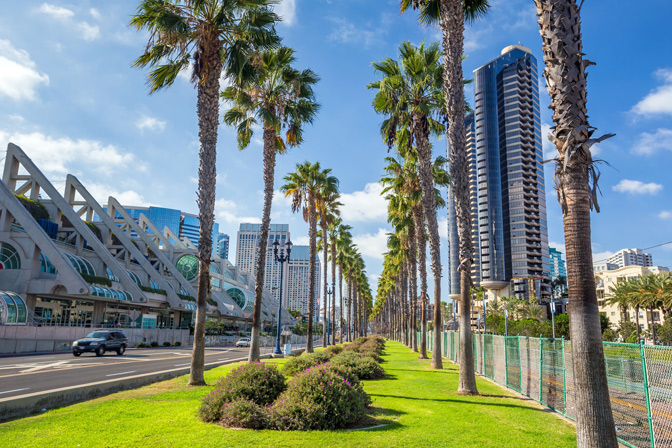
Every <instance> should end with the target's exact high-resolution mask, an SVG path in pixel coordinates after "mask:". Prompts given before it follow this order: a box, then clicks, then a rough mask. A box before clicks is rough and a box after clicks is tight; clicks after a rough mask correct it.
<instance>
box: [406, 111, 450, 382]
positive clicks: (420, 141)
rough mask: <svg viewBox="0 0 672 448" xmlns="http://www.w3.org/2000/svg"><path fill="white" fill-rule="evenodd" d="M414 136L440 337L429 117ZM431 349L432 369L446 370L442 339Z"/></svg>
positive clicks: (421, 119)
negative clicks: (444, 367) (444, 368)
mask: <svg viewBox="0 0 672 448" xmlns="http://www.w3.org/2000/svg"><path fill="white" fill-rule="evenodd" d="M413 134H414V135H415V141H416V144H417V148H418V177H419V178H420V186H421V188H422V208H423V209H424V211H425V220H426V222H427V230H428V233H429V252H430V255H431V260H432V275H433V277H434V332H435V333H436V334H437V335H438V334H440V331H441V329H442V325H441V310H440V306H441V241H440V239H439V224H438V222H437V218H436V197H435V195H434V178H433V177H432V149H431V146H430V144H429V122H428V121H427V117H426V116H423V115H419V114H416V116H415V117H414V120H413ZM433 339H434V345H433V347H432V363H431V366H432V369H443V361H442V359H441V338H440V337H438V336H437V337H435V338H433Z"/></svg>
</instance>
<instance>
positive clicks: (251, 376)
mask: <svg viewBox="0 0 672 448" xmlns="http://www.w3.org/2000/svg"><path fill="white" fill-rule="evenodd" d="M286 387H287V385H286V384H285V377H284V376H283V375H282V374H281V373H280V372H279V371H278V369H277V367H276V366H275V365H273V364H266V363H263V362H253V363H248V364H243V365H242V366H240V367H238V368H237V369H234V370H232V371H231V372H230V373H229V374H228V375H227V376H225V377H224V378H222V379H220V380H219V382H218V383H217V388H216V389H215V390H213V391H212V392H210V394H209V395H207V396H206V397H205V399H204V400H203V403H202V404H201V408H200V410H199V414H200V416H201V418H202V419H203V420H205V421H208V422H214V421H219V420H220V419H221V417H222V409H223V406H224V404H226V403H230V402H233V401H234V400H236V399H243V398H244V399H245V400H246V401H252V402H254V403H256V404H258V405H259V406H267V405H269V404H271V403H273V402H274V401H275V399H276V398H278V396H279V395H280V394H281V393H282V392H283V391H284V390H285V388H286Z"/></svg>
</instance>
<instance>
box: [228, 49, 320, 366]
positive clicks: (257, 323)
mask: <svg viewBox="0 0 672 448" xmlns="http://www.w3.org/2000/svg"><path fill="white" fill-rule="evenodd" d="M294 61H295V58H294V50H292V49H291V48H287V47H279V48H274V49H269V50H265V51H262V52H260V53H259V54H258V55H257V56H256V57H255V58H254V59H253V60H252V61H250V63H249V68H246V69H245V70H244V73H245V76H244V77H243V78H242V79H241V80H240V82H239V83H237V84H236V85H232V86H230V87H228V88H227V89H226V90H225V91H224V92H223V93H222V98H224V99H226V100H228V101H230V102H231V104H232V106H231V108H230V109H229V110H228V111H227V112H226V113H225V114H224V122H225V123H226V124H228V125H230V126H237V140H238V147H239V148H240V149H241V150H242V149H245V148H246V147H247V146H248V145H249V144H250V140H251V139H252V136H253V135H254V131H253V129H254V127H253V126H254V125H258V124H259V122H261V124H262V127H263V143H264V208H263V214H262V219H261V228H260V234H259V246H258V248H257V259H256V265H255V269H256V274H255V283H254V312H253V314H252V340H251V344H250V353H249V357H248V360H249V362H258V361H259V336H260V333H261V302H262V294H263V290H264V273H265V271H266V251H267V247H268V229H269V227H270V224H271V204H272V203H273V192H274V177H275V156H276V154H277V153H279V154H284V153H285V152H286V150H287V147H288V146H298V145H300V144H301V142H302V141H303V129H302V127H303V125H304V123H312V121H313V119H314V118H315V115H316V114H317V111H318V110H319V105H318V104H317V103H316V102H315V94H314V92H313V85H314V84H315V83H317V81H318V79H319V78H318V77H317V75H315V73H313V72H312V71H311V70H303V71H298V70H296V69H294V68H293V67H292V64H293V63H294ZM283 131H284V132H283ZM283 134H284V135H283Z"/></svg>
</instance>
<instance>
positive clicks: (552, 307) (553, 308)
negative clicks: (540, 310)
mask: <svg viewBox="0 0 672 448" xmlns="http://www.w3.org/2000/svg"><path fill="white" fill-rule="evenodd" d="M551 313H553V314H555V302H551Z"/></svg>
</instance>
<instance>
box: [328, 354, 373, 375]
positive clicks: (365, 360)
mask: <svg viewBox="0 0 672 448" xmlns="http://www.w3.org/2000/svg"><path fill="white" fill-rule="evenodd" d="M331 364H332V365H334V366H336V367H340V368H344V369H345V371H350V372H352V373H353V374H355V375H356V376H357V378H359V379H361V380H373V379H377V378H383V377H384V376H385V370H384V369H383V368H382V367H381V365H380V364H378V362H376V360H375V359H374V358H372V357H371V356H366V355H364V354H362V353H356V352H351V351H347V352H343V353H341V354H339V355H336V356H334V357H333V358H332V359H331Z"/></svg>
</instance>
